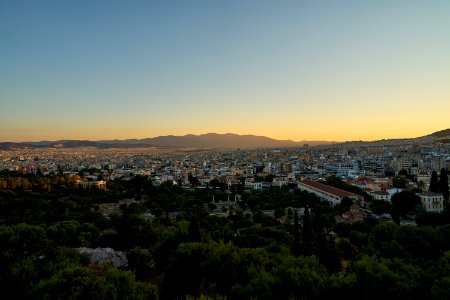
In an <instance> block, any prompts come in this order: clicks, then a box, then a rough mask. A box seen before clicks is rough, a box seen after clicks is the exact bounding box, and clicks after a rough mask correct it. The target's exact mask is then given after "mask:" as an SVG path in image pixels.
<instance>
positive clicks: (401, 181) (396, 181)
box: [392, 176, 408, 189]
mask: <svg viewBox="0 0 450 300" xmlns="http://www.w3.org/2000/svg"><path fill="white" fill-rule="evenodd" d="M407 183H408V180H407V179H406V178H405V177H404V176H394V177H393V178H392V185H393V186H394V188H398V189H402V188H404V187H406V184H407Z"/></svg>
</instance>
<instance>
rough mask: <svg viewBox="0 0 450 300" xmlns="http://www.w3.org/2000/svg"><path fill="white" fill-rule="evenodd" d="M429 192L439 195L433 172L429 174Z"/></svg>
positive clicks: (435, 176)
mask: <svg viewBox="0 0 450 300" xmlns="http://www.w3.org/2000/svg"><path fill="white" fill-rule="evenodd" d="M429 191H430V192H433V193H439V181H438V176H437V173H436V171H433V172H432V173H431V179H430V188H429Z"/></svg>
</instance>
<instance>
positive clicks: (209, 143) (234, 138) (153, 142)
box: [0, 133, 333, 150]
mask: <svg viewBox="0 0 450 300" xmlns="http://www.w3.org/2000/svg"><path fill="white" fill-rule="evenodd" d="M330 143H333V142H328V141H300V142H295V141H292V140H276V139H272V138H268V137H265V136H256V135H238V134H233V133H226V134H218V133H207V134H200V135H194V134H188V135H184V136H174V135H166V136H158V137H154V138H145V139H126V140H100V141H88V140H58V141H40V142H21V143H13V142H2V143H0V149H4V150H7V149H14V148H25V147H28V148H48V147H52V148H76V147H98V148H138V147H184V148H275V147H299V146H303V145H304V144H308V145H311V146H316V145H323V144H330Z"/></svg>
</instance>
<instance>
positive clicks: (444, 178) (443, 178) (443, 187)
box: [439, 168, 449, 200]
mask: <svg viewBox="0 0 450 300" xmlns="http://www.w3.org/2000/svg"><path fill="white" fill-rule="evenodd" d="M439 190H440V192H441V193H442V196H444V200H448V198H449V191H448V175H447V170H446V169H445V168H442V170H441V174H440V175H439Z"/></svg>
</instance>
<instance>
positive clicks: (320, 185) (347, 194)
mask: <svg viewBox="0 0 450 300" xmlns="http://www.w3.org/2000/svg"><path fill="white" fill-rule="evenodd" d="M301 183H303V184H306V185H309V186H310V187H313V188H316V189H319V190H322V191H324V192H326V193H329V194H332V195H335V196H338V197H358V195H356V194H353V193H350V192H347V191H344V190H341V189H338V188H335V187H332V186H329V185H326V184H323V183H320V182H317V181H314V180H310V179H303V180H302V181H301Z"/></svg>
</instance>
